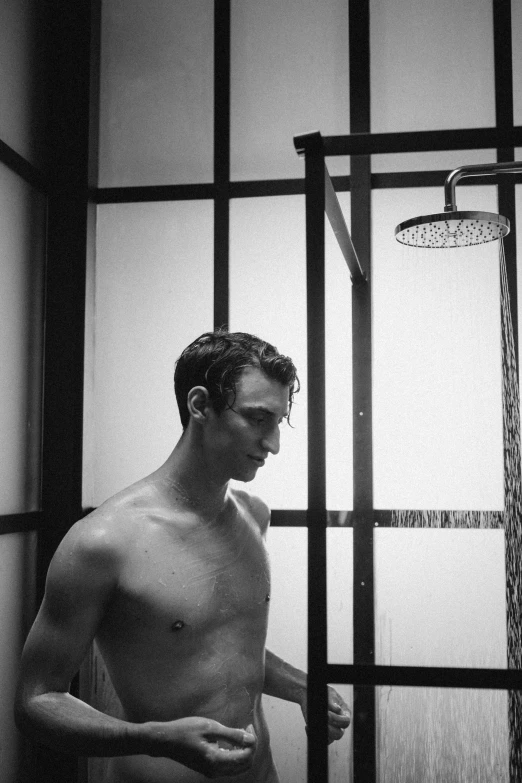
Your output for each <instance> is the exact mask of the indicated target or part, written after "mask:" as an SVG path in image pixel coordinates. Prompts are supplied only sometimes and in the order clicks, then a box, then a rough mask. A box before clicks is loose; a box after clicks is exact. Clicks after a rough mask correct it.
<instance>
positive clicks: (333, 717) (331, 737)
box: [301, 685, 352, 745]
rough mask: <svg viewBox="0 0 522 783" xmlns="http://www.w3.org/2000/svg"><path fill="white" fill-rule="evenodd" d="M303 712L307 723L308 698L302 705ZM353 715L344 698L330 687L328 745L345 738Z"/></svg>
mask: <svg viewBox="0 0 522 783" xmlns="http://www.w3.org/2000/svg"><path fill="white" fill-rule="evenodd" d="M301 710H302V712H303V716H304V719H305V721H306V720H307V717H306V711H307V702H306V697H305V699H304V701H303V702H302V704H301ZM351 719H352V713H351V712H350V709H349V707H348V705H347V704H346V702H345V701H344V699H343V697H342V696H341V695H340V694H339V693H337V691H336V690H335V688H332V687H331V686H330V685H329V686H328V744H329V745H330V744H331V743H332V742H334V741H335V740H340V739H341V737H343V736H344V732H345V730H346V729H347V728H348V726H349V725H350V722H351Z"/></svg>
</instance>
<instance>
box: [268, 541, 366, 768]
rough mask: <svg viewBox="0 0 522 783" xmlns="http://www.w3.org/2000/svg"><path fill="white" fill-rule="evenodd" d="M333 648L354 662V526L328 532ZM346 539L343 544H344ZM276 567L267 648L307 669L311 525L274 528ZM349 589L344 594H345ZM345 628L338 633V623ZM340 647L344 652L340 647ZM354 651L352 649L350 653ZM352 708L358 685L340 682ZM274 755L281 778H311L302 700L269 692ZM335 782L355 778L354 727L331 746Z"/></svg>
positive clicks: (271, 550)
mask: <svg viewBox="0 0 522 783" xmlns="http://www.w3.org/2000/svg"><path fill="white" fill-rule="evenodd" d="M327 534H328V535H327V544H328V580H329V584H331V585H332V588H333V589H332V590H329V598H328V622H329V624H330V626H334V628H333V635H332V636H330V635H329V640H328V642H329V652H330V653H331V651H332V649H333V651H334V657H335V658H336V660H337V658H339V657H340V658H343V662H345V661H344V659H347V658H349V660H350V661H351V655H352V652H351V638H350V637H351V599H349V596H350V589H349V587H348V584H349V582H350V581H351V567H352V566H351V530H333V529H330V530H328V531H327ZM340 544H341V545H342V546H340ZM267 545H268V550H269V554H270V561H271V569H272V590H271V600H270V619H269V624H268V637H267V648H268V649H269V650H271V651H272V652H274V653H275V654H276V655H279V656H280V657H281V658H283V659H284V660H286V661H288V662H289V663H291V664H292V665H294V666H297V667H299V668H300V669H304V670H306V668H307V622H308V620H307V604H308V602H307V590H308V587H307V585H308V579H307V531H306V528H295V527H294V528H284V527H272V528H270V530H269V533H268V540H267ZM343 591H344V595H343V594H342V593H343ZM341 625H342V626H343V628H344V629H345V630H343V631H342V632H341V633H338V628H339V627H340V626H341ZM336 650H340V652H339V655H338V656H337V655H335V651H336ZM348 651H349V652H348ZM334 687H335V688H336V690H337V691H338V692H339V693H340V694H341V696H342V697H343V699H344V700H345V702H346V703H347V704H348V706H349V707H350V709H352V704H353V698H352V690H353V689H352V686H351V685H335V686H334ZM263 704H264V709H265V714H266V718H267V722H268V727H269V731H270V737H271V745H272V750H273V753H274V760H275V764H276V767H277V770H278V772H279V776H280V778H281V780H284V781H285V783H303V781H304V780H306V751H307V749H306V732H305V727H304V720H303V717H302V714H301V710H300V708H299V707H298V705H296V704H293V703H291V702H287V701H282V700H281V699H276V698H275V697H272V696H263ZM328 756H329V773H330V774H329V781H330V783H347V781H351V780H352V777H351V775H352V767H351V756H352V740H351V730H348V731H347V732H346V734H345V736H344V737H343V739H342V740H340V741H339V742H335V743H333V744H332V745H330V747H329V754H328Z"/></svg>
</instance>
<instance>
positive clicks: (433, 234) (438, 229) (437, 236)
mask: <svg viewBox="0 0 522 783" xmlns="http://www.w3.org/2000/svg"><path fill="white" fill-rule="evenodd" d="M506 234H509V220H508V219H507V218H505V217H503V216H502V215H495V214H494V213H492V212H441V213H439V214H436V215H423V216H421V217H416V218H412V219H411V220H406V221H405V222H404V223H399V225H398V226H397V228H396V229H395V238H396V239H397V241H398V242H402V244H403V245H413V246H415V247H433V248H436V247H468V245H481V244H482V243H484V242H493V241H494V240H495V239H501V237H505V236H506Z"/></svg>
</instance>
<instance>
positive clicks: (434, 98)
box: [370, 0, 495, 133]
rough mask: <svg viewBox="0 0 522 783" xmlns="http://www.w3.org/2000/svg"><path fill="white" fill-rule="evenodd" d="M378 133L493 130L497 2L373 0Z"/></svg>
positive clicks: (373, 81)
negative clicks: (494, 47)
mask: <svg viewBox="0 0 522 783" xmlns="http://www.w3.org/2000/svg"><path fill="white" fill-rule="evenodd" d="M370 22H371V24H370V52H371V58H370V59H371V64H370V72H371V117H372V132H373V133H389V132H396V131H414V130H432V129H434V128H436V129H444V128H468V127H491V126H493V125H494V124H495V96H494V68H493V15H492V12H491V0H461V2H458V3H455V2H454V0H439V1H438V2H436V3H434V2H432V0H371V3H370Z"/></svg>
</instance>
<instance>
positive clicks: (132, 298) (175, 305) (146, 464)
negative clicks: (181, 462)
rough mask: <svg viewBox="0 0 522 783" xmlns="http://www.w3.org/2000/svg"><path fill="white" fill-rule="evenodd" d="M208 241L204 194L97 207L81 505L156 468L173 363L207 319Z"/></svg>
mask: <svg viewBox="0 0 522 783" xmlns="http://www.w3.org/2000/svg"><path fill="white" fill-rule="evenodd" d="M212 245H213V205H212V203H211V202H208V201H185V202H181V201H176V202H161V203H152V204H148V203H147V204H114V205H106V206H100V207H99V208H98V218H97V252H96V269H95V276H94V303H92V302H91V303H90V316H89V320H88V328H87V371H86V379H85V380H86V414H85V460H84V461H85V467H84V505H86V506H90V505H99V503H101V502H102V501H103V500H104V499H105V498H106V497H108V496H109V495H112V494H113V493H114V492H116V491H118V490H120V489H122V488H123V487H125V486H127V485H128V484H130V483H132V482H133V481H135V480H137V479H139V478H141V477H143V476H145V475H147V474H148V473H150V472H151V471H152V470H154V469H155V468H157V467H159V465H160V464H161V463H162V462H163V461H164V460H165V459H166V458H167V457H168V455H169V453H170V451H171V450H172V448H173V447H174V445H175V443H176V441H177V439H178V437H179V436H180V435H181V424H180V423H179V416H178V411H177V406H176V400H175V397H174V389H173V381H172V378H173V371H174V362H175V360H176V359H177V357H178V356H179V354H180V353H181V351H182V350H183V349H184V348H185V347H186V346H187V345H188V344H189V343H190V342H191V341H192V340H194V339H195V338H196V337H198V336H199V335H200V334H202V333H203V332H205V331H208V330H209V329H212V327H213V249H212ZM91 319H92V320H91Z"/></svg>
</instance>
